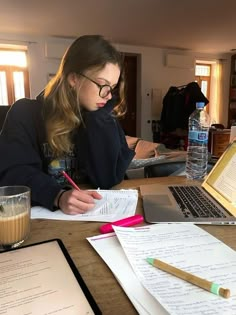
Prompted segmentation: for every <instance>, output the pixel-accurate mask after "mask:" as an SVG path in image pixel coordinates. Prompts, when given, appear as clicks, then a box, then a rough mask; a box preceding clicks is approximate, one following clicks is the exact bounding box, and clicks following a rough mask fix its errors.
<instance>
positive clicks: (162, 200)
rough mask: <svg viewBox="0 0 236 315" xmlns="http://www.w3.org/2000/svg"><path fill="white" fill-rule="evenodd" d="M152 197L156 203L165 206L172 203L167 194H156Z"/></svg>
mask: <svg viewBox="0 0 236 315" xmlns="http://www.w3.org/2000/svg"><path fill="white" fill-rule="evenodd" d="M150 197H151V196H148V198H150ZM153 197H154V198H153V199H154V200H155V201H156V203H157V204H158V205H166V206H171V205H172V203H171V200H170V197H169V196H168V195H158V196H153ZM151 199H152V198H151Z"/></svg>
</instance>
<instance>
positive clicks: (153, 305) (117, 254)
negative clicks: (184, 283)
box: [87, 233, 168, 315]
mask: <svg viewBox="0 0 236 315" xmlns="http://www.w3.org/2000/svg"><path fill="white" fill-rule="evenodd" d="M87 240H88V241H89V243H90V244H91V245H92V246H93V247H94V249H95V250H96V251H97V253H98V254H99V255H100V256H101V257H102V259H103V260H104V261H105V262H106V264H107V265H108V267H109V268H110V269H111V271H112V272H113V273H114V275H115V277H116V278H117V280H118V281H119V283H120V285H121V286H122V288H123V290H124V291H125V293H126V294H127V296H128V297H129V299H130V300H131V302H132V303H133V305H134V306H135V308H136V309H137V311H138V313H139V314H140V315H141V314H142V315H150V314H158V315H166V314H168V313H167V312H166V311H165V310H164V309H163V307H162V306H161V305H160V303H159V302H158V301H157V300H155V298H154V297H153V296H152V295H151V294H150V293H149V292H148V291H147V290H146V289H145V288H144V287H143V286H142V284H141V282H140V281H139V280H138V278H137V277H136V275H135V273H134V271H133V269H132V268H131V265H130V264H129V261H128V260H127V257H126V255H125V253H124V251H123V249H122V247H121V245H120V242H119V241H118V239H117V236H116V235H115V233H108V234H103V235H99V236H94V237H89V238H87Z"/></svg>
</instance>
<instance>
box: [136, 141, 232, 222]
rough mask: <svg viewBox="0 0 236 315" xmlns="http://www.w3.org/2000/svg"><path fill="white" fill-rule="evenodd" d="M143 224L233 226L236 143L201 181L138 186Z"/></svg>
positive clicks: (228, 148) (230, 146)
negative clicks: (141, 203) (142, 210)
mask: <svg viewBox="0 0 236 315" xmlns="http://www.w3.org/2000/svg"><path fill="white" fill-rule="evenodd" d="M140 192H141V196H142V198H143V209H144V216H145V220H146V222H149V223H197V224H236V141H234V142H231V143H230V144H229V145H228V147H227V149H226V151H225V152H224V153H223V155H222V156H221V157H220V159H219V160H218V161H217V163H216V164H215V166H214V167H213V168H212V170H211V172H210V173H209V174H208V175H207V177H206V178H205V180H204V182H202V183H201V182H198V181H190V180H188V179H187V178H186V181H185V182H184V184H182V185H171V186H170V185H165V184H152V185H142V186H140Z"/></svg>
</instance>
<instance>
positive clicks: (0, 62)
mask: <svg viewBox="0 0 236 315" xmlns="http://www.w3.org/2000/svg"><path fill="white" fill-rule="evenodd" d="M23 97H30V93H29V74H28V68H27V55H26V51H16V50H6V49H2V50H0V105H11V104H13V103H14V102H15V101H17V100H18V99H20V98H23Z"/></svg>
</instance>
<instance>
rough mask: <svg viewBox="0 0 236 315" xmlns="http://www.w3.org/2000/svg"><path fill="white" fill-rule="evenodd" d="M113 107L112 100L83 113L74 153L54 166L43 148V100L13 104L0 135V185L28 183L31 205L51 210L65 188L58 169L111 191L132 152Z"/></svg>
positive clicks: (44, 144)
mask: <svg viewBox="0 0 236 315" xmlns="http://www.w3.org/2000/svg"><path fill="white" fill-rule="evenodd" d="M113 107H114V100H110V101H109V102H108V103H107V104H106V106H105V107H104V108H102V109H99V110H97V111H92V112H88V111H86V112H84V114H83V118H84V122H85V126H84V125H81V126H80V127H79V128H78V129H77V130H75V131H74V135H73V143H74V151H73V152H72V153H71V154H70V155H69V156H66V157H63V159H62V160H60V161H59V162H58V161H57V160H54V159H53V158H52V156H51V155H50V149H49V146H48V144H47V139H46V132H45V122H44V119H43V116H42V108H43V98H42V97H41V96H40V97H37V98H36V100H30V99H21V100H19V101H17V102H16V103H15V104H13V105H12V107H11V109H10V110H9V113H8V116H7V120H6V122H5V125H4V128H3V130H2V133H1V135H0V185H1V186H6V185H26V186H28V187H30V188H31V194H32V196H31V199H32V203H33V205H35V204H39V205H42V206H45V207H47V208H49V209H53V202H54V200H55V198H56V196H57V194H58V193H59V191H60V189H61V188H62V186H64V185H65V179H64V178H63V179H62V177H61V176H60V175H59V173H60V174H61V172H60V171H61V170H62V169H65V170H66V171H68V170H69V173H70V174H69V175H76V176H72V177H74V179H75V180H77V181H78V182H79V181H80V180H83V181H84V180H86V181H87V182H89V183H90V184H91V185H92V186H93V187H94V188H98V187H100V188H103V189H109V188H111V187H112V186H114V185H116V184H118V183H119V182H121V181H122V180H123V178H124V175H125V171H126V169H127V168H128V166H129V164H130V162H131V160H132V158H133V157H134V151H132V150H130V149H129V148H128V146H127V143H126V139H125V135H124V133H123V131H122V129H121V127H120V125H119V123H118V121H117V120H116V119H115V118H114V117H113V116H112V115H111V112H112V109H113ZM69 164H70V165H69ZM68 165H69V167H68ZM55 170H56V171H55ZM75 170H76V172H74V171H75ZM75 173H76V174H75Z"/></svg>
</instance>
